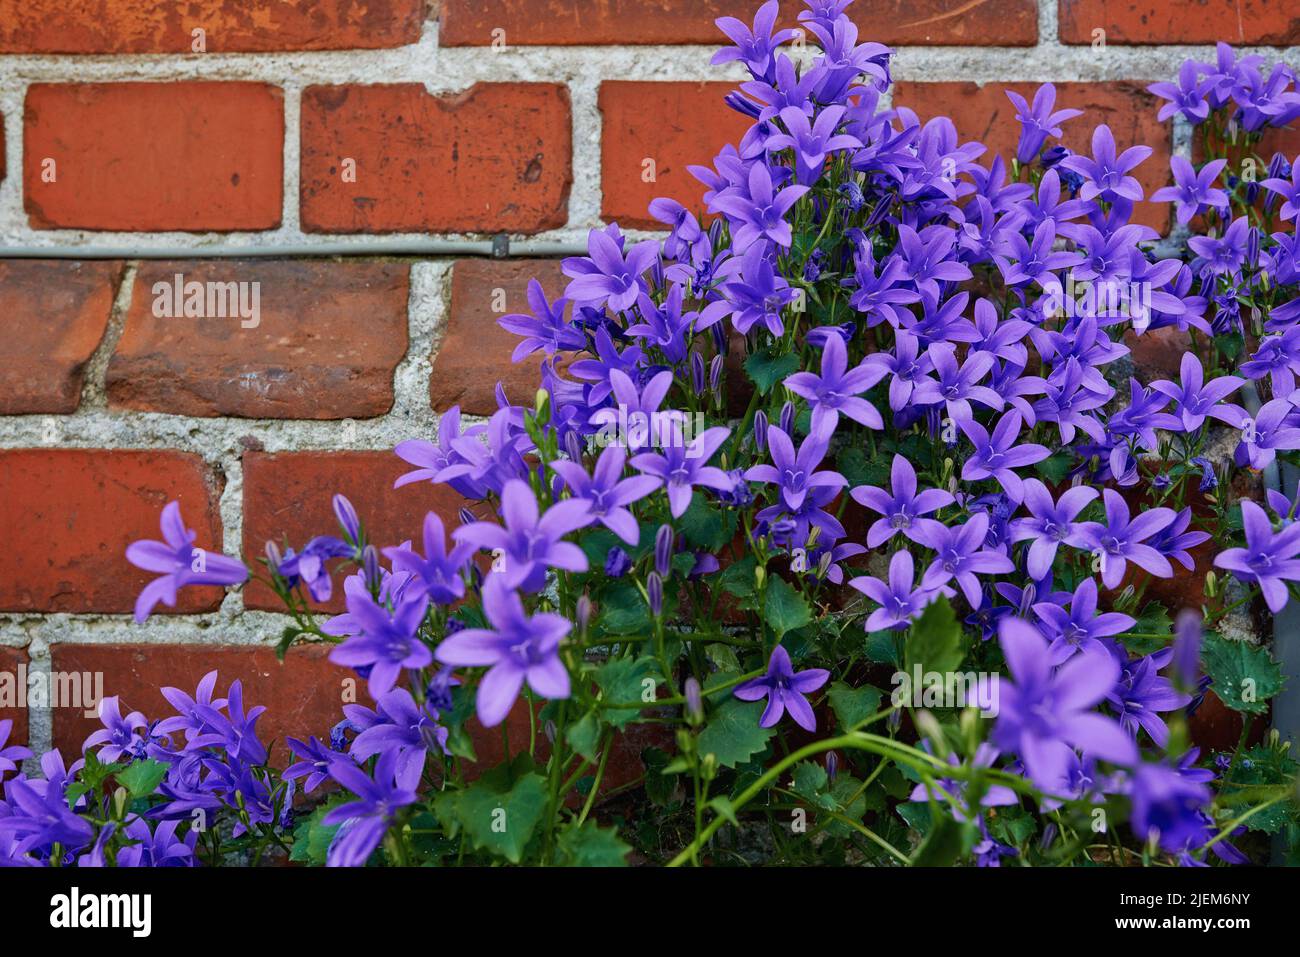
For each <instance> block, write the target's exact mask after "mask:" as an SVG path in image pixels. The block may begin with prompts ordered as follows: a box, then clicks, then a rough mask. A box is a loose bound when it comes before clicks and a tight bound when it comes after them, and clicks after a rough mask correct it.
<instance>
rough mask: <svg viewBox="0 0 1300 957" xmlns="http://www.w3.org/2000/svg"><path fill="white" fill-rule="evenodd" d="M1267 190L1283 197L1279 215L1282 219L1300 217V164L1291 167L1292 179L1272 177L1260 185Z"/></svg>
mask: <svg viewBox="0 0 1300 957" xmlns="http://www.w3.org/2000/svg"><path fill="white" fill-rule="evenodd" d="M1259 185H1260V186H1262V187H1264V188H1265V189H1266V190H1268V191H1269V192H1272V193H1276V194H1277V195H1278V196H1281V197H1282V200H1283V203H1282V208H1281V209H1280V210H1278V215H1279V216H1281V217H1282V219H1284V220H1287V219H1295V218H1296V217H1297V216H1300V162H1298V163H1296V164H1294V165H1293V166H1292V167H1291V179H1290V180H1289V181H1288V180H1285V179H1279V178H1277V177H1270V178H1268V179H1266V180H1263V181H1262V182H1260V184H1259Z"/></svg>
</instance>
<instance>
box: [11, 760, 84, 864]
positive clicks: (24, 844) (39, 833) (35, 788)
mask: <svg viewBox="0 0 1300 957" xmlns="http://www.w3.org/2000/svg"><path fill="white" fill-rule="evenodd" d="M5 798H6V800H7V801H8V802H9V803H10V805H11V806H12V808H13V810H14V811H15V812H16V813H11V814H10V815H9V816H8V817H0V848H3V847H4V846H5V845H6V844H9V843H10V842H13V843H12V846H11V847H10V848H9V851H8V856H9V857H10V858H21V857H22V856H24V855H25V854H27V853H28V852H30V851H34V850H41V851H45V852H47V853H48V851H49V850H51V849H52V848H53V846H54V845H55V844H59V845H61V846H62V847H63V850H64V851H65V852H71V853H76V852H77V851H78V850H80V849H81V848H83V847H85V846H86V845H87V844H89V843H90V842H91V840H93V838H94V836H95V829H94V828H92V827H91V826H90V824H89V823H88V822H87V821H85V820H84V819H83V818H81V817H80V816H78V815H76V814H73V813H72V811H71V810H70V809H69V807H68V801H67V799H66V798H65V797H64V793H63V787H62V786H57V787H56V786H55V785H54V783H53V782H51V781H45V782H35V781H27V780H24V779H23V778H14V779H13V780H12V781H9V782H7V783H6V784H5Z"/></svg>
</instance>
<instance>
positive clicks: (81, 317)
mask: <svg viewBox="0 0 1300 957" xmlns="http://www.w3.org/2000/svg"><path fill="white" fill-rule="evenodd" d="M784 5H785V7H786V8H787V10H786V12H787V14H788V15H789V17H790V18H791V19H792V18H793V13H794V10H795V8H796V6H797V4H795V3H794V2H793V0H788V2H786V3H785V4H784ZM756 6H757V0H583V2H577V0H442V3H441V4H438V3H437V2H434V3H433V4H431V5H429V4H426V3H425V0H369V2H365V3H356V2H353V0H239V2H235V0H185V2H181V0H157V2H153V3H149V4H143V5H142V4H138V3H135V2H131V0H104V2H102V3H99V4H95V5H89V4H70V3H67V2H66V0H0V116H2V117H3V125H2V126H0V134H2V136H0V177H2V178H0V245H3V246H4V247H6V248H9V249H10V250H12V249H13V248H14V247H17V246H23V247H47V248H49V249H51V250H63V251H65V252H66V251H73V254H74V258H70V259H57V260H55V259H46V260H41V259H17V258H4V254H3V249H0V342H3V347H0V542H3V548H2V549H0V671H9V672H12V671H14V670H15V669H17V668H18V667H19V665H20V664H21V665H23V666H27V667H31V668H35V669H38V670H48V669H51V668H53V669H56V670H62V671H102V672H103V673H104V674H105V692H106V693H108V694H114V693H121V694H122V695H124V696H125V697H126V699H127V701H128V703H129V704H131V705H133V706H136V707H141V708H144V709H146V710H155V709H158V708H160V707H161V701H160V700H159V699H158V698H157V695H156V693H154V692H152V691H151V690H150V689H151V688H152V687H154V686H155V685H156V684H157V683H159V682H160V681H162V682H166V683H177V684H189V683H192V682H193V681H194V680H196V679H197V678H198V677H199V676H200V675H201V674H202V673H203V672H204V671H206V670H208V669H210V668H212V667H219V668H221V669H223V671H224V672H225V677H226V678H228V679H229V678H234V677H236V676H241V677H243V678H244V679H245V681H246V682H247V683H248V684H250V685H251V686H252V689H253V692H252V697H253V699H254V700H261V701H263V702H264V703H267V704H269V705H271V706H272V711H273V713H274V714H275V718H274V720H268V730H269V732H270V734H272V735H274V736H281V737H282V736H283V734H285V733H295V732H296V733H306V732H308V731H316V732H320V731H323V730H324V729H325V728H326V727H328V725H329V724H330V723H332V721H333V720H334V718H335V715H336V713H337V709H338V704H339V696H340V695H339V685H338V682H339V681H340V680H341V679H342V677H343V675H342V674H341V673H340V672H339V671H338V670H337V669H335V668H333V666H331V665H329V663H328V662H327V661H325V660H324V659H323V657H322V656H321V655H320V654H319V649H314V650H313V649H308V650H305V651H304V652H302V653H300V654H295V656H294V659H295V660H292V661H291V662H290V664H289V665H287V666H283V667H282V666H280V665H279V664H278V663H277V662H276V661H275V659H274V655H273V654H272V652H271V650H270V648H269V647H268V645H269V644H271V643H273V642H274V640H275V637H276V636H277V635H278V633H279V631H280V629H281V628H282V627H283V624H284V621H283V620H281V619H280V618H279V617H277V616H276V615H275V613H274V607H275V603H274V601H273V600H272V596H270V595H268V594H267V593H266V592H265V591H264V590H262V589H259V588H256V587H249V588H248V589H247V590H246V591H244V592H243V593H235V594H230V595H227V596H225V597H224V599H223V598H222V595H221V593H220V592H219V591H218V590H216V589H207V590H204V589H198V590H195V591H194V592H192V593H191V594H188V595H186V596H185V598H184V599H183V600H182V603H181V605H180V607H179V608H178V609H177V611H176V613H174V614H167V615H162V616H158V617H155V618H154V619H152V620H150V621H149V622H148V623H147V624H146V625H144V626H137V625H135V624H133V623H132V622H131V621H130V618H129V612H130V609H131V606H132V602H133V600H134V596H135V593H136V591H137V590H138V588H139V587H140V585H141V584H142V582H143V580H144V578H143V576H142V575H140V574H139V573H137V572H136V571H135V570H134V569H133V568H131V567H130V566H129V565H128V564H127V563H126V561H125V560H124V558H123V549H124V548H125V546H126V544H127V543H128V542H129V541H131V540H133V539H136V538H140V537H147V536H152V535H154V534H155V533H156V530H157V525H156V523H157V513H158V511H159V509H160V508H161V507H162V505H163V504H164V503H165V502H166V501H168V500H169V499H172V498H178V499H179V500H180V501H181V503H182V507H183V510H184V514H185V517H186V519H187V521H188V522H189V524H190V525H191V526H192V527H194V528H196V529H197V530H198V533H199V540H198V544H200V545H202V546H209V547H219V548H223V549H224V550H225V551H227V552H228V553H231V554H240V555H244V556H245V557H246V558H247V559H250V560H251V559H254V558H256V556H257V555H258V554H260V551H261V548H262V544H263V542H264V541H265V540H266V539H267V538H272V537H273V538H277V539H278V538H280V537H282V536H284V535H288V536H289V537H290V538H291V539H294V540H296V541H299V542H301V541H302V539H304V538H305V537H307V536H308V535H310V534H313V533H315V532H316V531H318V530H323V529H324V528H325V527H326V526H328V524H329V523H330V521H331V519H330V512H329V496H330V494H331V493H333V492H334V491H343V492H345V493H346V494H347V495H348V496H350V497H351V498H352V500H353V501H354V502H355V503H356V504H357V506H358V507H359V508H360V509H361V511H362V514H363V516H364V517H365V518H366V519H367V521H368V522H369V524H370V526H371V528H372V530H373V532H374V533H375V535H376V536H378V537H380V538H383V539H385V540H390V541H396V540H399V539H401V538H405V537H409V536H412V535H414V534H416V533H417V531H418V527H419V522H420V518H421V517H422V515H423V514H424V512H425V511H426V510H427V509H435V510H438V511H440V512H441V513H443V515H444V516H445V517H447V518H448V520H451V519H452V517H453V516H454V514H455V511H456V509H457V507H458V506H459V505H460V504H461V503H460V502H459V501H457V500H456V497H455V496H454V495H453V494H451V493H450V492H449V491H447V490H444V489H433V488H431V487H429V486H421V487H412V488H406V489H403V490H400V491H396V492H394V491H393V490H392V488H391V485H392V480H393V478H394V477H395V475H396V474H398V472H399V471H400V468H399V466H400V463H398V462H397V460H396V459H395V458H394V457H393V456H392V455H391V454H390V453H389V450H390V449H391V448H392V446H393V445H394V444H395V443H396V442H398V441H400V440H401V439H403V438H409V437H413V436H420V435H427V434H429V433H430V432H431V431H432V429H433V428H434V426H435V424H436V421H437V413H438V411H440V410H442V409H445V408H447V407H448V406H449V405H451V404H453V403H459V404H460V405H461V407H462V409H464V410H465V412H466V413H467V414H470V415H481V414H483V413H487V412H490V411H491V410H492V409H494V408H495V400H494V398H493V391H492V390H493V386H494V385H495V383H496V381H497V380H498V379H503V380H504V381H505V383H506V386H507V391H508V393H509V394H510V395H511V396H512V397H513V398H515V399H516V400H521V401H522V400H526V399H527V396H528V395H529V394H530V393H531V391H532V389H533V388H534V383H535V369H536V367H535V365H527V364H525V365H522V366H517V367H511V366H510V364H509V359H508V356H509V352H510V348H511V346H512V343H513V340H512V337H510V336H508V335H507V334H505V333H504V332H502V331H501V330H500V329H499V328H498V327H497V326H496V324H495V323H494V322H493V318H494V314H495V312H497V311H500V310H502V309H504V310H505V311H518V310H521V309H523V308H524V307H525V304H524V301H523V289H524V286H525V284H526V282H527V279H528V277H529V276H531V275H534V274H537V275H540V276H542V277H544V278H545V279H546V280H548V289H549V290H551V291H556V290H558V288H559V281H560V280H559V271H558V266H557V264H556V263H555V262H554V261H553V260H552V261H542V260H523V261H520V260H518V259H514V260H508V261H495V260H487V259H461V260H452V259H424V258H414V257H405V258H403V257H378V256H373V255H371V256H356V257H348V258H341V259H319V258H317V259H299V260H294V259H292V258H281V259H252V258H248V259H234V260H230V259H223V260H210V259H209V260H204V259H201V258H197V257H199V256H200V255H201V254H202V250H203V248H204V246H206V245H210V244H212V243H222V244H226V245H243V246H249V247H254V246H256V247H272V248H276V247H287V246H289V245H294V246H300V245H302V244H307V243H323V242H329V243H331V244H344V245H348V244H357V245H360V244H365V243H373V242H374V241H375V240H376V239H380V238H382V239H388V240H392V241H395V242H401V241H404V240H412V239H428V238H430V237H431V236H432V237H444V238H448V239H457V238H460V239H465V238H468V239H482V238H486V237H489V236H491V235H493V234H498V233H508V234H510V235H511V236H512V237H513V238H515V239H516V240H520V239H524V238H526V237H529V238H532V239H534V240H537V241H545V242H550V243H561V244H574V243H580V242H581V241H582V239H583V237H584V236H585V233H586V230H587V229H589V228H590V227H592V226H594V225H598V224H600V223H602V222H605V221H608V220H612V219H618V220H620V221H621V222H623V223H624V224H625V225H626V226H628V227H631V228H632V230H633V232H634V233H636V232H639V231H640V230H644V229H647V228H653V226H654V223H653V221H651V220H649V219H647V217H646V214H645V206H646V203H647V202H648V200H649V199H651V198H652V197H654V196H656V195H669V196H674V197H676V198H678V199H680V200H682V201H684V202H687V203H688V204H694V203H697V202H698V193H699V188H698V186H697V185H696V184H695V182H694V181H693V180H692V179H691V178H690V176H689V174H688V173H687V172H686V166H687V164H690V163H704V162H707V161H708V160H709V159H710V158H711V157H712V155H713V152H714V151H715V150H716V149H717V148H718V147H719V146H721V145H722V143H723V142H726V141H727V140H729V139H731V138H733V137H734V136H735V135H736V134H737V133H738V132H739V131H740V130H741V129H743V126H744V124H743V122H742V121H741V120H740V119H739V118H738V117H737V116H736V115H735V114H733V113H731V112H730V111H728V110H727V109H726V108H725V107H724V106H723V104H722V103H721V99H720V93H721V92H723V91H725V90H726V89H728V86H729V83H730V82H731V81H734V80H736V79H738V78H739V76H740V74H739V73H737V72H735V71H734V70H720V69H716V68H712V67H710V66H709V59H710V56H711V54H712V47H713V45H714V44H715V42H716V36H717V35H716V33H715V31H714V28H713V26H712V20H713V18H714V17H716V16H719V15H723V14H732V15H737V16H740V17H742V18H745V19H747V20H748V19H749V17H750V16H751V15H752V10H753V8H754V7H756ZM853 10H854V11H855V16H856V19H857V22H858V24H859V26H860V28H861V32H862V37H863V38H864V39H874V40H879V41H883V42H887V43H890V44H893V45H895V46H896V48H897V49H898V56H897V59H896V61H895V69H894V73H895V77H896V79H897V80H898V87H897V91H896V97H895V100H896V102H897V103H898V104H901V105H907V106H910V107H912V108H913V109H915V110H917V111H918V112H919V113H921V114H922V115H923V116H926V115H930V114H933V113H936V112H943V113H947V114H949V115H952V116H953V117H954V119H955V120H956V122H957V124H958V126H959V128H960V129H961V130H962V132H963V133H965V134H967V135H969V136H972V137H980V138H984V139H987V140H988V141H989V143H990V144H991V145H992V146H993V147H994V148H999V149H1002V150H1005V149H1006V148H1007V147H1008V146H1009V145H1010V144H1012V143H1013V142H1014V135H1015V134H1014V128H1013V120H1012V118H1011V115H1010V111H1009V110H1008V104H1007V101H1006V99H1005V97H1004V96H1003V95H1002V93H1001V88H1002V87H1003V86H1004V85H1006V86H1011V87H1013V88H1016V89H1020V90H1023V89H1025V88H1026V87H1029V86H1031V85H1033V84H1036V83H1038V82H1042V81H1046V80H1052V81H1054V82H1056V83H1057V85H1058V87H1059V88H1060V90H1061V101H1060V103H1059V104H1058V105H1064V106H1079V107H1083V108H1085V109H1087V110H1088V111H1089V113H1088V119H1090V120H1097V119H1102V118H1104V119H1105V120H1106V121H1107V122H1109V123H1110V124H1111V126H1112V128H1113V129H1115V130H1116V132H1117V135H1118V137H1119V139H1120V140H1121V142H1122V143H1123V144H1124V145H1128V144H1129V143H1130V142H1137V141H1141V142H1145V143H1148V144H1149V145H1151V146H1153V147H1155V148H1156V156H1155V158H1154V159H1153V160H1152V161H1151V162H1150V163H1149V164H1148V165H1147V167H1146V175H1147V181H1146V185H1147V187H1148V189H1150V188H1153V187H1155V186H1157V185H1160V184H1161V183H1162V182H1163V181H1164V178H1165V172H1166V170H1167V162H1166V161H1167V157H1168V156H1169V154H1170V153H1171V152H1178V153H1181V154H1183V155H1187V154H1188V153H1189V151H1190V149H1191V143H1190V136H1189V135H1188V130H1187V129H1186V128H1183V127H1181V126H1180V125H1178V124H1176V123H1166V124H1161V123H1158V122H1157V121H1156V119H1155V110H1154V108H1153V104H1152V99H1151V97H1150V96H1149V95H1148V94H1147V93H1146V92H1145V86H1146V83H1147V82H1149V81H1151V80H1153V79H1156V78H1164V77H1169V76H1172V75H1173V74H1174V73H1175V71H1176V69H1177V66H1178V64H1179V63H1180V62H1181V61H1182V60H1183V59H1184V58H1185V57H1186V56H1188V55H1199V56H1201V57H1205V58H1209V57H1210V56H1211V54H1212V44H1213V42H1214V41H1215V40H1219V39H1223V40H1228V41H1229V42H1232V43H1233V44H1235V45H1238V46H1242V47H1247V48H1250V47H1263V46H1270V47H1273V48H1274V49H1270V50H1266V51H1262V52H1265V53H1267V54H1268V55H1269V57H1270V59H1277V58H1279V57H1283V58H1286V57H1289V58H1290V60H1291V62H1292V63H1296V62H1298V61H1300V57H1297V48H1296V45H1297V44H1300V21H1298V20H1296V19H1295V18H1294V16H1293V14H1292V12H1290V11H1289V8H1288V6H1287V4H1285V3H1283V2H1280V0H1200V2H1197V3H1195V4H1194V5H1191V6H1190V7H1189V5H1187V4H1178V3H1172V2H1159V0H1122V2H1116V0H1059V4H1058V0H981V2H975V3H968V2H963V0H858V2H857V3H856V4H855V6H854V8H853ZM196 31H201V32H197V33H196ZM1097 31H1104V45H1102V44H1100V43H1099V40H1100V39H1101V38H1102V36H1103V35H1102V34H1099V33H1098V32H1097ZM199 47H201V48H202V51H201V52H196V50H197V48H199ZM1277 47H1289V49H1284V50H1278V49H1276V48H1277ZM1084 123H1085V120H1079V121H1077V122H1076V123H1075V125H1074V128H1073V130H1072V131H1071V132H1070V133H1069V134H1068V135H1067V143H1070V144H1071V145H1075V142H1076V140H1077V138H1078V137H1079V136H1080V135H1082V134H1081V131H1082V130H1084ZM1071 137H1074V138H1075V139H1071ZM1281 145H1284V147H1285V148H1287V149H1288V150H1289V151H1290V152H1292V153H1294V152H1296V151H1297V150H1298V149H1300V142H1297V137H1295V136H1294V135H1293V136H1292V137H1291V140H1290V142H1288V143H1285V144H1281ZM647 160H649V161H652V162H651V163H647ZM649 169H652V170H653V181H647V175H646V174H647V170H649ZM1165 209H1166V207H1160V208H1158V209H1149V210H1146V211H1144V213H1143V217H1144V221H1146V222H1148V223H1150V224H1152V225H1155V226H1157V227H1158V228H1161V229H1164V228H1166V227H1167V225H1168V220H1167V216H1166V215H1165ZM86 246H95V247H116V248H121V249H125V250H127V251H128V253H129V251H130V250H131V249H138V248H141V247H149V248H158V247H167V248H169V249H173V250H175V252H174V253H173V254H172V255H173V257H174V258H173V259H171V260H170V261H155V260H134V259H132V258H130V256H129V254H128V255H124V256H122V257H121V258H119V259H114V260H108V261H96V260H90V259H84V258H83V259H77V258H75V251H76V250H78V249H79V248H83V247H86ZM190 251H192V253H191V252H190ZM191 255H192V256H193V257H196V258H188V257H189V256H191ZM177 273H180V274H182V275H183V276H184V277H185V279H187V280H195V279H197V280H201V281H202V280H209V279H211V280H214V281H223V282H225V281H238V282H257V283H259V284H260V286H259V288H260V290H261V292H260V317H259V318H260V321H259V322H258V323H257V325H256V326H255V327H246V326H245V325H244V324H242V323H240V322H239V321H238V320H235V319H226V320H221V319H215V320H214V319H203V320H200V319H185V318H183V317H182V318H175V319H167V318H157V317H156V316H155V311H154V309H153V304H154V300H155V298H156V296H157V295H158V292H156V291H155V286H156V285H157V284H161V286H162V287H163V288H164V289H165V287H166V285H167V283H168V282H169V281H171V279H172V277H174V276H175V275H176V274H177ZM2 717H14V718H16V719H17V722H16V726H15V734H16V736H17V738H18V739H19V740H22V739H25V738H28V737H30V740H31V743H32V744H33V746H34V747H37V748H43V747H48V746H49V745H51V744H53V743H57V744H58V745H60V746H62V747H64V748H75V747H76V746H77V744H78V743H79V741H80V739H81V736H82V735H84V733H85V732H86V730H87V727H86V726H87V720H86V719H85V717H84V716H83V715H81V713H80V712H79V711H75V710H67V709H57V710H51V709H49V708H47V707H32V708H26V709H17V710H12V709H6V708H5V707H4V702H3V701H2V700H0V718H2Z"/></svg>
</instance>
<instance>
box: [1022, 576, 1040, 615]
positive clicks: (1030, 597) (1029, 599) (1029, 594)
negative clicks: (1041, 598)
mask: <svg viewBox="0 0 1300 957" xmlns="http://www.w3.org/2000/svg"><path fill="white" fill-rule="evenodd" d="M1037 599H1038V586H1037V585H1035V584H1034V583H1033V582H1030V583H1029V584H1028V585H1026V586H1025V590H1024V591H1022V592H1021V593H1020V617H1021V618H1028V617H1029V612H1030V610H1031V609H1032V608H1033V607H1034V602H1035V601H1036V600H1037Z"/></svg>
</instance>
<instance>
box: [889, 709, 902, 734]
mask: <svg viewBox="0 0 1300 957" xmlns="http://www.w3.org/2000/svg"><path fill="white" fill-rule="evenodd" d="M885 724H886V725H887V726H888V727H889V730H890V731H897V730H898V729H899V728H901V727H902V726H903V712H901V711H891V712H889V717H888V718H886V719H885Z"/></svg>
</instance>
